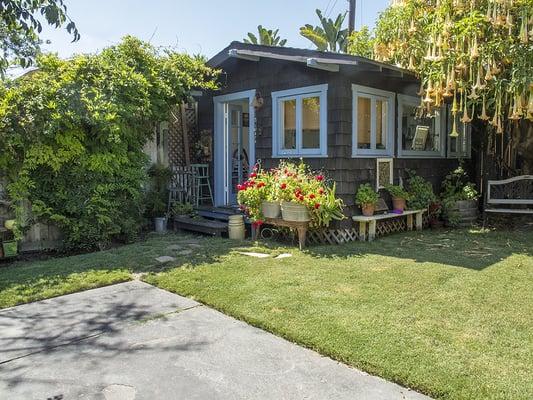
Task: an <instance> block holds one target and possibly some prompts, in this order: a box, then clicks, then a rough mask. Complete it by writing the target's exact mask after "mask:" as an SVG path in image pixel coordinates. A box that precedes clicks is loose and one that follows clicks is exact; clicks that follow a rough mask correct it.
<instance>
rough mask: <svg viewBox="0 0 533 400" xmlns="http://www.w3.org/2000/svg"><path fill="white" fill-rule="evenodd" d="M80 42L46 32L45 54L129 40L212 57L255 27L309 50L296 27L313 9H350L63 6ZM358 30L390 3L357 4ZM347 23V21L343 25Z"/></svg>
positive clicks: (313, 3) (317, 2) (268, 1)
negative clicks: (277, 32) (276, 32)
mask: <svg viewBox="0 0 533 400" xmlns="http://www.w3.org/2000/svg"><path fill="white" fill-rule="evenodd" d="M65 3H66V4H67V6H68V9H69V14H70V16H71V17H72V19H73V20H74V21H75V22H76V24H77V26H78V29H79V31H80V33H81V40H80V41H79V42H77V43H70V40H71V39H70V37H69V36H68V34H67V33H66V32H65V31H64V30H54V29H51V28H46V29H45V30H44V32H43V35H42V37H43V38H44V39H47V40H50V41H51V43H50V44H47V45H44V46H43V48H44V49H45V50H48V51H53V52H57V53H59V55H60V56H62V57H69V56H71V55H72V54H75V53H85V52H95V51H98V50H100V49H101V48H103V47H106V46H109V45H111V44H114V43H116V42H118V41H119V40H120V38H121V37H122V36H124V35H127V34H131V35H134V36H137V37H139V38H141V39H143V40H150V41H151V42H152V43H153V44H155V45H163V46H175V47H176V48H177V49H178V50H180V51H185V52H188V53H201V54H204V55H206V56H208V57H211V56H213V55H215V54H216V53H217V52H218V51H220V50H221V49H222V48H224V47H225V46H227V45H228V44H229V43H230V42H231V41H232V40H242V38H243V37H245V35H246V33H247V32H249V31H254V32H255V31H256V30H257V25H259V24H262V25H263V26H265V27H268V28H272V27H277V28H280V34H281V35H282V36H283V37H285V38H287V39H288V46H291V47H303V48H312V45H311V44H310V42H308V41H307V40H306V39H304V38H302V37H300V35H299V34H298V30H299V27H300V26H302V25H304V24H305V23H312V24H316V23H317V21H318V18H317V17H316V15H315V9H316V8H320V9H322V10H326V8H327V14H329V15H331V16H336V15H337V14H338V13H339V12H343V11H345V10H347V9H348V1H347V0H224V1H216V0H174V1H172V0H127V1H126V0H90V1H87V0H65ZM357 3H358V4H357V17H356V27H357V28H359V27H361V25H363V24H364V25H369V26H371V27H372V26H373V25H374V21H375V20H376V17H377V15H378V13H379V12H380V11H382V10H384V9H385V7H386V6H387V5H388V4H389V0H357ZM346 23H347V20H346Z"/></svg>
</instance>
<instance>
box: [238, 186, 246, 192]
mask: <svg viewBox="0 0 533 400" xmlns="http://www.w3.org/2000/svg"><path fill="white" fill-rule="evenodd" d="M237 190H238V191H239V192H240V191H241V190H246V185H237Z"/></svg>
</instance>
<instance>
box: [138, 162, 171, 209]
mask: <svg viewBox="0 0 533 400" xmlns="http://www.w3.org/2000/svg"><path fill="white" fill-rule="evenodd" d="M170 176H171V171H170V169H169V168H167V167H165V166H164V165H161V164H153V165H152V166H151V167H150V168H149V169H148V177H149V178H150V179H149V180H148V185H147V188H146V191H145V201H144V202H145V216H146V217H148V218H158V217H164V216H165V215H166V213H167V204H168V183H169V181H170Z"/></svg>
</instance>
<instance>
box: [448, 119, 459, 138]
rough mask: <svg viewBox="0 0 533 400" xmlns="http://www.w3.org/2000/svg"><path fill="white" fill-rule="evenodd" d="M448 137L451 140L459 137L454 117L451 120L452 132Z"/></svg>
mask: <svg viewBox="0 0 533 400" xmlns="http://www.w3.org/2000/svg"><path fill="white" fill-rule="evenodd" d="M450 137H452V138H457V137H459V132H457V120H456V118H455V117H454V118H453V125H452V131H451V132H450Z"/></svg>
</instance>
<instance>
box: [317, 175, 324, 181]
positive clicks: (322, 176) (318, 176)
mask: <svg viewBox="0 0 533 400" xmlns="http://www.w3.org/2000/svg"><path fill="white" fill-rule="evenodd" d="M316 180H317V181H319V182H322V181H323V180H324V175H317V176H316Z"/></svg>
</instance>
